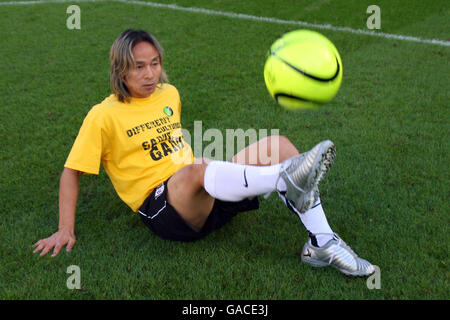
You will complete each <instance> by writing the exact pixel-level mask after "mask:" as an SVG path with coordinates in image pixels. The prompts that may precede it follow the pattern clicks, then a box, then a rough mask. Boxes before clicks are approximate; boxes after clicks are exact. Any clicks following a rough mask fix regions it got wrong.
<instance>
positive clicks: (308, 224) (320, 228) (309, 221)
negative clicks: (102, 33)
mask: <svg viewBox="0 0 450 320" xmlns="http://www.w3.org/2000/svg"><path fill="white" fill-rule="evenodd" d="M298 216H299V217H300V220H301V221H302V223H303V225H304V226H305V228H306V229H307V230H308V231H309V233H310V234H312V236H314V237H315V239H316V240H317V245H318V246H319V247H321V246H323V245H325V244H326V243H327V242H328V241H330V240H331V239H332V238H333V230H331V227H330V225H329V224H328V221H327V217H326V216H325V212H324V211H323V208H322V205H321V204H320V198H318V199H317V201H316V203H315V204H314V206H313V207H312V208H311V209H309V210H308V211H306V212H305V213H304V214H299V215H298ZM311 240H313V239H311ZM313 242H314V241H312V243H313ZM313 244H314V243H313Z"/></svg>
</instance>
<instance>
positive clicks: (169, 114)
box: [164, 106, 173, 117]
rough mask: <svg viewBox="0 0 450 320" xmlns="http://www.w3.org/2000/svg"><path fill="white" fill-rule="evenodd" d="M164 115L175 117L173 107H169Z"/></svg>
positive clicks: (165, 109)
mask: <svg viewBox="0 0 450 320" xmlns="http://www.w3.org/2000/svg"><path fill="white" fill-rule="evenodd" d="M164 113H165V114H167V115H168V116H169V117H170V116H171V115H173V110H172V108H171V107H169V106H167V107H165V108H164Z"/></svg>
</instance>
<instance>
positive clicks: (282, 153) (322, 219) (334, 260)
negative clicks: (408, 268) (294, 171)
mask: <svg viewBox="0 0 450 320" xmlns="http://www.w3.org/2000/svg"><path fill="white" fill-rule="evenodd" d="M276 150H279V152H277V151H276ZM298 154H299V152H298V150H297V149H296V147H295V146H294V145H293V144H292V143H291V142H290V141H289V140H288V139H287V138H286V137H282V136H281V137H268V138H267V139H262V140H260V141H258V142H257V143H254V144H252V145H250V146H248V147H247V148H245V149H243V150H242V151H240V152H239V153H238V154H236V155H235V156H234V157H233V159H232V162H235V163H241V164H253V165H257V166H258V165H259V166H262V165H268V164H269V165H275V164H278V163H281V162H283V161H285V160H287V159H289V158H292V157H295V156H297V155H298ZM255 155H257V157H255ZM255 159H256V161H255ZM281 188H286V186H282V187H281ZM317 192H318V190H317ZM280 197H281V198H282V199H283V200H284V202H285V204H286V205H287V206H288V208H289V209H290V210H292V211H293V212H294V213H296V214H297V215H298V217H299V218H300V220H301V222H302V223H303V225H304V226H305V228H306V230H307V231H308V235H309V240H308V241H307V242H306V243H305V245H304V246H303V250H302V261H303V262H305V263H307V264H309V265H311V266H314V267H319V266H328V265H331V266H333V267H334V268H336V269H338V270H340V271H341V272H343V273H344V274H347V275H353V276H367V275H370V274H372V273H373V272H374V267H373V266H372V264H370V263H369V262H368V261H366V260H364V259H361V258H359V257H358V256H357V255H356V254H355V253H354V251H353V250H352V249H351V248H350V247H349V246H348V245H347V244H346V243H345V242H344V241H343V240H342V239H340V238H339V236H338V235H337V234H335V233H334V232H333V230H332V229H331V227H330V225H329V224H328V220H327V218H326V216H325V212H324V210H323V207H322V204H321V201H320V197H318V198H317V200H316V202H315V204H314V206H313V207H312V208H310V209H309V210H307V211H306V212H304V213H300V212H299V211H298V210H296V209H295V207H293V206H292V205H290V203H287V201H288V200H287V199H286V198H285V196H282V195H281V194H280Z"/></svg>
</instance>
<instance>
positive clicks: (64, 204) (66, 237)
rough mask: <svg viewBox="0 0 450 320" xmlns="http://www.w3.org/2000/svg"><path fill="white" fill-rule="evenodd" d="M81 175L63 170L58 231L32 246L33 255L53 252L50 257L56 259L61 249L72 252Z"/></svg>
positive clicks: (77, 172)
mask: <svg viewBox="0 0 450 320" xmlns="http://www.w3.org/2000/svg"><path fill="white" fill-rule="evenodd" d="M82 174H83V173H82V172H80V171H76V170H72V169H69V168H64V170H63V172H62V174H61V179H60V183H59V224H58V231H57V232H55V233H54V234H53V235H52V236H50V237H48V238H45V239H41V240H39V241H38V242H36V243H35V244H34V245H33V246H34V247H36V249H35V250H34V251H33V253H36V252H39V251H41V250H42V252H41V254H40V255H41V256H44V255H46V254H47V253H48V252H49V251H50V250H52V249H53V248H54V250H53V254H52V257H56V256H57V255H58V253H59V251H60V250H61V248H62V247H64V246H65V245H67V246H66V250H67V251H70V250H72V248H73V246H74V244H75V241H76V238H75V233H74V231H75V210H76V207H77V201H78V190H79V184H80V178H81V175H82Z"/></svg>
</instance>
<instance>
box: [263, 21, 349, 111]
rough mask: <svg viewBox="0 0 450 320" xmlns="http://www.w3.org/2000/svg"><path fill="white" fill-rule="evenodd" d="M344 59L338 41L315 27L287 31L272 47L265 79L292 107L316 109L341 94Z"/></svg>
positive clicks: (280, 99)
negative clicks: (337, 47)
mask: <svg viewBox="0 0 450 320" xmlns="http://www.w3.org/2000/svg"><path fill="white" fill-rule="evenodd" d="M342 73H343V69H342V61H341V57H340V55H339V52H338V50H337V49H336V47H335V46H334V44H333V43H332V42H331V41H330V40H329V39H328V38H326V37H325V36H324V35H322V34H320V33H319V32H316V31H311V30H305V29H302V30H295V31H291V32H288V33H286V34H284V35H283V36H282V37H281V38H279V39H277V40H276V41H275V42H274V43H273V44H272V46H271V47H270V49H269V51H268V53H267V58H266V62H265V65H264V80H265V83H266V87H267V90H268V91H269V93H270V95H271V96H272V97H273V98H274V99H275V100H276V101H277V102H278V104H279V105H280V106H282V107H284V108H286V109H288V110H302V109H316V108H318V107H319V106H320V105H321V104H323V103H326V102H329V101H330V100H332V99H333V98H334V96H335V95H336V94H337V92H338V90H339V87H340V86H341V82H342Z"/></svg>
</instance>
